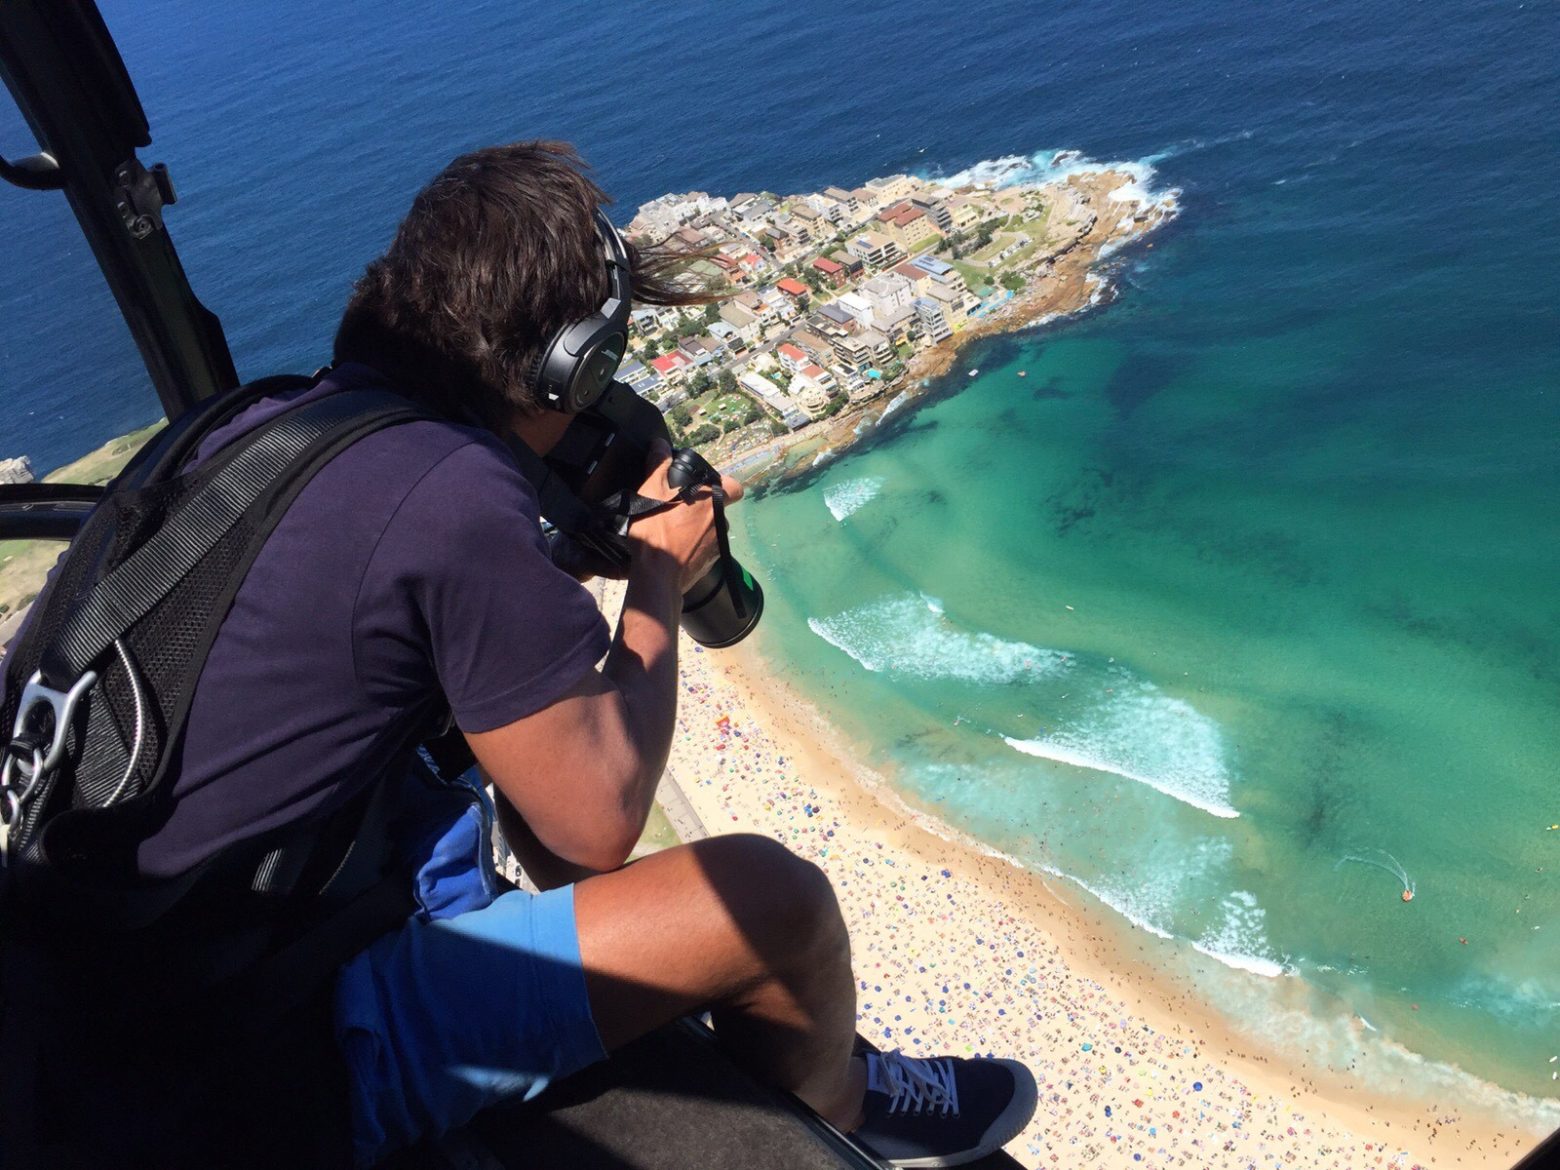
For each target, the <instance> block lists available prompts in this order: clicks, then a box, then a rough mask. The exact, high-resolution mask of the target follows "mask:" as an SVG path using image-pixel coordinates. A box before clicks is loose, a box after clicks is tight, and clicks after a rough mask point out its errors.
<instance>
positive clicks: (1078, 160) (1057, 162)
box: [931, 150, 1181, 212]
mask: <svg viewBox="0 0 1560 1170" xmlns="http://www.w3.org/2000/svg"><path fill="white" fill-rule="evenodd" d="M1175 153H1179V151H1176V150H1168V151H1161V152H1160V153H1158V154H1151V155H1149V156H1147V157H1146V158H1141V159H1138V160H1137V161H1135V162H1100V161H1098V160H1096V159H1092V158H1089V157H1088V156H1087V155H1085V154H1083V153H1082V152H1081V151H1077V150H1038V151H1036V152H1035V153H1034V154H1030V155H1022V154H1009V155H1003V156H1002V157H1001V158H993V159H982V160H981V161H980V162H978V163H975V164H974V165H973V166H969V167H965V168H964V169H963V170H962V171H957V172H955V173H954V174H951V175H934V176H931V177H932V178H934V179H936V180H937V181H938V182H940V183H943V184H945V185H946V186H950V187H961V186H969V185H973V184H990V185H991V186H994V187H1011V186H1014V185H1016V184H1020V183H1023V184H1026V185H1039V184H1043V183H1061V182H1065V181H1066V180H1067V179H1069V178H1071V177H1072V176H1073V175H1096V174H1101V173H1103V172H1105V171H1112V172H1115V173H1117V174H1124V175H1127V176H1129V177H1130V179H1131V180H1132V181H1131V182H1130V183H1127V184H1126V185H1124V186H1122V187H1119V188H1117V189H1116V190H1115V191H1112V192H1111V194H1110V198H1111V199H1112V200H1113V201H1115V202H1117V203H1136V204H1138V205H1139V206H1141V207H1144V208H1148V207H1158V208H1161V209H1162V210H1164V211H1166V212H1173V211H1174V210H1175V209H1176V207H1177V200H1178V198H1179V196H1180V194H1181V192H1180V191H1179V190H1178V189H1176V188H1169V189H1167V190H1163V191H1156V190H1155V189H1154V186H1153V183H1154V175H1155V174H1156V172H1155V169H1154V164H1155V163H1157V162H1161V161H1163V160H1164V159H1166V158H1168V157H1170V156H1171V155H1172V154H1175Z"/></svg>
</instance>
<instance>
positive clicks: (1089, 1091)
mask: <svg viewBox="0 0 1560 1170" xmlns="http://www.w3.org/2000/svg"><path fill="white" fill-rule="evenodd" d="M763 669H764V668H763V665H762V663H761V662H760V661H759V660H758V659H757V658H756V655H755V654H754V653H752V652H749V651H739V652H736V653H735V654H733V652H730V651H727V652H718V653H715V652H708V651H704V650H701V649H699V648H697V647H694V646H693V645H692V644H691V643H688V642H687V641H686V640H685V641H684V653H683V656H682V682H681V687H682V693H681V702H680V707H679V715H678V719H679V727H678V735H677V739H676V742H675V745H674V749H673V757H672V763H671V770H672V772H673V773H674V775H675V777H676V780H677V782H678V785H679V786H680V788H681V789H682V791H683V792H684V793H685V795H686V797H687V798H688V799H689V800H690V801H691V803H692V804H693V806H694V808H695V809H696V811H697V813H698V815H699V817H700V819H702V821H703V823H704V825H705V826H706V827H707V828H708V830H709V831H710V832H714V833H720V832H735V831H746V832H757V833H763V834H767V835H769V836H772V837H775V838H777V839H779V840H780V841H782V842H784V843H785V844H786V845H787V846H789V847H790V848H791V849H792V850H793V851H795V852H796V853H798V854H799V855H801V856H802V857H805V858H807V859H809V860H811V861H813V862H815V863H816V864H817V865H819V866H820V867H821V868H822V869H823V870H824V872H826V873H827V874H828V876H829V877H830V879H831V881H832V883H833V885H834V888H835V890H836V892H837V895H838V898H839V900H840V904H841V906H842V909H843V910H844V913H845V917H846V920H847V922H848V923H849V926H850V931H851V939H852V944H853V950H854V955H855V970H856V975H857V988H856V990H857V1011H858V1027H859V1030H860V1032H861V1034H862V1035H863V1036H865V1037H867V1038H868V1039H869V1040H871V1041H872V1042H873V1043H874V1044H876V1045H877V1046H879V1047H880V1048H885V1049H886V1048H901V1049H904V1050H905V1051H907V1052H910V1053H912V1054H921V1053H933V1052H943V1051H946V1052H950V1053H953V1054H955V1055H968V1054H971V1053H987V1052H989V1053H992V1054H996V1055H1001V1056H1010V1057H1017V1058H1019V1059H1022V1060H1024V1061H1025V1062H1026V1063H1028V1064H1029V1065H1030V1067H1031V1068H1032V1069H1033V1070H1034V1072H1035V1075H1036V1078H1037V1080H1038V1081H1039V1084H1040V1108H1039V1110H1038V1112H1037V1114H1036V1117H1035V1119H1034V1121H1033V1122H1032V1123H1031V1125H1030V1126H1029V1128H1028V1129H1026V1130H1025V1132H1024V1133H1023V1134H1022V1135H1021V1136H1020V1137H1019V1138H1017V1139H1016V1140H1015V1141H1014V1142H1013V1143H1011V1144H1010V1145H1009V1146H1008V1150H1009V1152H1010V1153H1012V1154H1014V1155H1015V1156H1016V1157H1017V1158H1018V1159H1019V1161H1020V1162H1022V1163H1023V1164H1024V1165H1026V1166H1035V1167H1047V1166H1066V1167H1074V1166H1087V1165H1121V1166H1130V1167H1133V1168H1134V1170H1135V1168H1136V1167H1139V1166H1141V1167H1144V1168H1145V1170H1149V1168H1157V1167H1172V1166H1198V1167H1202V1166H1208V1167H1241V1168H1250V1170H1258V1168H1263V1167H1280V1166H1283V1167H1289V1166H1314V1167H1327V1168H1346V1167H1361V1168H1367V1167H1378V1166H1379V1167H1394V1168H1401V1170H1410V1168H1413V1167H1418V1166H1425V1167H1429V1166H1453V1165H1456V1166H1490V1167H1496V1166H1507V1165H1510V1164H1511V1163H1512V1162H1514V1161H1515V1160H1516V1159H1517V1157H1518V1156H1519V1155H1520V1154H1521V1152H1522V1151H1523V1150H1525V1149H1526V1148H1528V1147H1529V1146H1531V1145H1532V1144H1534V1140H1535V1139H1534V1137H1533V1136H1532V1135H1529V1134H1519V1133H1514V1132H1511V1131H1509V1130H1508V1131H1506V1132H1504V1133H1498V1132H1496V1131H1494V1130H1493V1129H1492V1128H1490V1127H1487V1126H1484V1125H1482V1124H1481V1123H1480V1122H1479V1120H1478V1119H1474V1118H1470V1117H1468V1116H1466V1115H1465V1112H1464V1110H1463V1109H1462V1108H1461V1107H1459V1106H1457V1105H1446V1104H1442V1105H1439V1106H1434V1107H1432V1106H1429V1105H1425V1106H1417V1107H1407V1106H1405V1107H1403V1108H1399V1109H1396V1110H1394V1109H1393V1108H1391V1107H1390V1106H1384V1105H1381V1104H1380V1103H1379V1102H1377V1103H1372V1102H1371V1101H1370V1100H1369V1099H1367V1098H1366V1097H1365V1096H1364V1095H1360V1096H1352V1095H1346V1094H1345V1093H1343V1092H1342V1091H1341V1090H1340V1088H1339V1087H1338V1086H1333V1087H1332V1088H1331V1089H1325V1088H1319V1087H1318V1083H1319V1082H1318V1080H1317V1078H1316V1077H1315V1075H1314V1074H1312V1073H1309V1072H1306V1071H1302V1070H1298V1069H1290V1070H1288V1071H1283V1070H1282V1068H1281V1066H1282V1062H1281V1061H1279V1060H1276V1059H1273V1058H1271V1057H1270V1058H1264V1057H1262V1056H1259V1055H1253V1054H1252V1052H1251V1051H1250V1050H1249V1046H1242V1049H1241V1050H1240V1051H1237V1048H1236V1045H1235V1044H1233V1043H1231V1042H1230V1039H1229V1037H1228V1035H1226V1034H1225V1033H1223V1032H1221V1030H1219V1029H1218V1028H1213V1027H1204V1026H1203V1024H1202V1018H1199V1016H1198V1013H1195V1012H1192V1011H1190V1010H1189V1008H1190V1005H1186V1006H1187V1010H1186V1011H1185V1012H1184V1013H1183V1012H1181V1011H1178V1010H1177V1007H1178V1005H1177V1003H1176V1002H1175V1001H1174V1000H1170V1001H1167V1002H1165V1003H1162V1004H1160V1006H1159V1008H1158V1009H1157V1010H1150V1008H1149V1007H1148V1006H1147V1004H1148V1001H1147V1000H1146V999H1144V998H1143V997H1142V996H1140V995H1138V994H1136V993H1135V990H1134V988H1132V987H1131V986H1130V985H1129V984H1128V983H1127V982H1126V981H1125V980H1123V979H1119V978H1116V977H1115V975H1114V973H1113V972H1112V971H1110V970H1109V969H1108V964H1109V955H1108V953H1106V954H1105V955H1104V956H1103V958H1104V965H1102V964H1101V963H1100V962H1099V959H1100V958H1101V955H1100V948H1101V947H1102V946H1105V945H1106V944H1105V940H1104V935H1103V934H1102V933H1101V932H1099V931H1097V930H1092V929H1091V928H1090V926H1089V925H1088V924H1087V923H1086V921H1084V920H1082V919H1080V916H1079V914H1078V913H1077V910H1076V908H1072V909H1069V908H1068V907H1067V906H1065V905H1064V903H1063V902H1061V901H1058V900H1056V899H1055V897H1054V896H1053V895H1052V894H1051V893H1050V892H1048V891H1047V890H1046V889H1045V888H1044V887H1043V886H1042V884H1041V881H1040V879H1039V878H1038V877H1037V876H1036V875H1034V874H1031V873H1028V872H1026V871H1023V870H1020V869H1018V868H1016V867H1015V866H1013V865H1012V864H1011V863H1009V862H1007V861H1006V860H1003V859H999V858H996V857H992V856H984V855H982V854H981V853H979V852H978V851H976V850H973V849H970V848H966V847H963V846H961V845H958V844H956V843H953V842H950V841H947V840H944V839H942V838H940V837H937V836H934V835H933V834H931V833H929V832H926V831H925V830H924V829H922V828H921V827H919V826H918V825H917V824H916V822H915V820H914V819H913V818H912V817H911V816H910V815H908V812H907V810H904V809H901V808H896V807H895V806H894V804H893V802H885V801H884V800H882V799H880V798H879V797H880V795H881V794H880V793H874V792H873V791H870V790H869V789H868V788H866V787H864V786H863V785H862V784H861V783H859V782H858V779H857V774H856V770H855V769H854V767H853V766H852V765H851V764H850V763H849V761H848V755H847V753H848V749H847V748H845V747H843V746H842V745H840V744H838V743H834V742H832V741H831V739H830V736H829V732H828V729H827V727H826V726H824V725H822V724H820V722H819V719H820V717H819V716H818V715H817V714H816V713H815V712H814V711H812V709H811V708H810V707H809V706H808V705H807V704H806V703H805V702H803V701H802V700H801V699H799V698H797V697H794V696H791V695H789V694H788V693H787V692H786V691H785V690H784V688H781V687H777V686H775V685H774V681H773V680H772V679H770V678H768V677H767V676H765V675H764V674H763ZM1106 949H1107V951H1108V946H1107V947H1106ZM1180 998H1181V1001H1182V1003H1184V999H1185V997H1184V996H1182V997H1180Z"/></svg>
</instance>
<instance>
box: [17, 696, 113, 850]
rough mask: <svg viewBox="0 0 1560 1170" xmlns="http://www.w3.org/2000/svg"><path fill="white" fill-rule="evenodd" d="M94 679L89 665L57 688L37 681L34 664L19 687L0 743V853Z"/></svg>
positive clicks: (60, 753) (57, 755) (60, 751)
mask: <svg viewBox="0 0 1560 1170" xmlns="http://www.w3.org/2000/svg"><path fill="white" fill-rule="evenodd" d="M97 680H98V676H97V672H96V671H92V670H89V671H86V672H85V673H83V674H82V676H81V677H80V678H78V679H77V680H76V681H75V682H74V683H72V684H71V686H70V690H68V691H59V690H55V689H54V688H53V687H51V686H49V685H48V684H47V683H45V682H44V681H43V672H42V671H41V670H35V671H33V676H32V677H31V678H30V679H28V680H27V685H26V686H25V687H23V688H22V697H21V700H20V702H18V703H17V705H16V722H15V723H13V724H12V725H11V742H10V743H8V744H6V745H5V747H4V749H0V750H3V751H4V754H5V762H4V764H0V828H3V829H4V830H6V832H5V833H3V834H0V856H3V855H4V846H5V843H6V842H5V838H6V837H7V836H9V829H10V827H11V825H12V823H14V822H15V821H16V820H17V819H18V818H19V817H20V816H21V814H22V809H23V808H24V807H25V806H26V804H27V802H28V801H29V800H30V799H31V798H32V795H33V793H34V792H35V791H36V790H37V788H38V784H39V782H40V781H42V780H43V778H44V777H45V776H47V775H48V774H49V773H50V772H52V771H53V770H54V769H55V768H56V767H57V766H58V765H59V762H60V760H61V759H62V758H63V757H64V755H65V745H66V742H67V740H68V739H69V738H70V725H71V722H72V720H74V719H75V717H76V708H77V707H78V706H79V705H80V704H81V700H82V699H83V698H84V697H85V696H86V693H87V692H88V691H90V690H91V689H92V688H93V687H94V686H96V685H97ZM51 716H52V718H50V717H51Z"/></svg>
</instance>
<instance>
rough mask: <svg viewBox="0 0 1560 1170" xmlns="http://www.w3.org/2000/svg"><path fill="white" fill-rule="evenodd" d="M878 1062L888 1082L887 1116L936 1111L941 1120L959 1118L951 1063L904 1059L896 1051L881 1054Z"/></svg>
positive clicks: (956, 1086) (914, 1058)
mask: <svg viewBox="0 0 1560 1170" xmlns="http://www.w3.org/2000/svg"><path fill="white" fill-rule="evenodd" d="M878 1061H879V1064H880V1067H881V1069H882V1073H883V1077H884V1079H885V1080H886V1081H887V1082H888V1090H889V1099H888V1111H889V1113H914V1114H920V1113H922V1112H923V1111H925V1110H927V1109H935V1110H937V1111H938V1112H939V1113H940V1115H941V1116H943V1117H947V1116H949V1115H952V1116H954V1117H957V1116H958V1115H959V1086H958V1082H957V1081H956V1080H955V1079H954V1075H953V1062H952V1061H951V1060H948V1059H947V1058H941V1059H934V1060H927V1059H922V1058H918V1057H913V1056H906V1055H904V1053H902V1052H900V1051H898V1050H897V1049H896V1050H894V1051H893V1052H884V1053H880V1054H879V1055H878Z"/></svg>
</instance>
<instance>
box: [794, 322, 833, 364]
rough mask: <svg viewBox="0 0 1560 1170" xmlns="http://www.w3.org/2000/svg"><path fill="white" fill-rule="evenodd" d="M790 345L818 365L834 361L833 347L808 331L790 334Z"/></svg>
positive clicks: (799, 330)
mask: <svg viewBox="0 0 1560 1170" xmlns="http://www.w3.org/2000/svg"><path fill="white" fill-rule="evenodd" d="M791 344H792V345H794V346H796V347H797V348H798V349H800V350H801V351H802V352H803V353H805V354H806V355H807V357H808V358H809V359H810V360H811V361H814V362H817V363H818V364H819V365H823V364H824V363H826V362H830V361H833V360H834V347H833V346H832V345H830V344H829V343H828V341H827V340H826V339H824V338H823V337H821V336H819V335H818V334H816V333H814V332H812V331H811V330H810V329H798V330H797V331H796V332H795V333H793V334H791Z"/></svg>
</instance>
